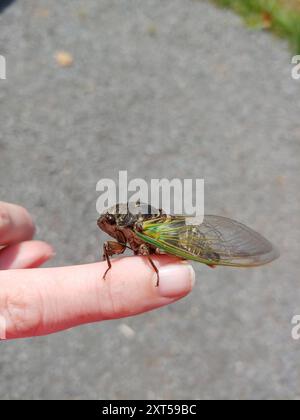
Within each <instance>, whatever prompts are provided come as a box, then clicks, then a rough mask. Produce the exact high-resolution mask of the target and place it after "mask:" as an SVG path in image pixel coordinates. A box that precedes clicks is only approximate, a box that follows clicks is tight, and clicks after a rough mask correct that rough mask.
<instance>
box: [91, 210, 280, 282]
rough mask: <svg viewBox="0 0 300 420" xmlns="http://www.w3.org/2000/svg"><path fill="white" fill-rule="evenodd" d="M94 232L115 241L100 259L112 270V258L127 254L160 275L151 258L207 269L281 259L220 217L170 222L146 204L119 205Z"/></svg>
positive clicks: (178, 218)
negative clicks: (140, 258)
mask: <svg viewBox="0 0 300 420" xmlns="http://www.w3.org/2000/svg"><path fill="white" fill-rule="evenodd" d="M98 226H99V228H100V229H102V230H103V231H104V232H106V233H107V234H108V235H110V236H111V237H113V238H115V239H116V241H107V242H105V244H104V246H103V258H104V259H105V260H106V261H107V263H108V269H107V271H106V273H105V274H104V278H105V276H106V274H107V272H108V271H109V270H110V269H111V261H110V257H112V256H114V255H120V254H123V253H124V252H125V250H126V249H127V248H129V249H131V250H132V251H133V252H134V254H135V255H143V256H146V257H147V258H148V259H149V262H150V264H151V265H152V267H153V269H154V270H155V272H156V273H157V283H159V272H158V269H157V267H156V265H155V263H154V261H153V259H152V258H151V256H152V255H153V254H170V255H174V256H176V257H179V258H182V259H185V260H192V261H197V262H200V263H203V264H206V265H208V266H210V267H215V266H228V267H256V266H260V265H264V264H267V263H269V262H271V261H273V260H275V259H276V258H278V257H279V252H278V250H277V249H276V248H275V247H274V246H273V245H272V244H271V243H270V242H269V241H268V240H267V239H265V238H264V237H263V236H262V235H260V234H259V233H257V232H255V231H254V230H252V229H250V228H249V227H247V226H245V225H243V224H241V223H239V222H236V221H234V220H231V219H228V218H226V217H222V216H211V215H207V216H204V219H203V218H201V222H199V219H197V218H196V217H195V218H192V217H185V216H174V215H173V216H172V215H167V214H165V213H164V212H163V211H162V210H156V209H154V208H153V207H151V206H150V205H148V204H141V203H136V204H135V205H132V203H130V205H129V204H128V203H127V204H117V205H116V206H114V207H112V208H110V209H109V210H108V211H107V212H106V213H104V214H103V215H102V216H101V217H100V218H99V220H98Z"/></svg>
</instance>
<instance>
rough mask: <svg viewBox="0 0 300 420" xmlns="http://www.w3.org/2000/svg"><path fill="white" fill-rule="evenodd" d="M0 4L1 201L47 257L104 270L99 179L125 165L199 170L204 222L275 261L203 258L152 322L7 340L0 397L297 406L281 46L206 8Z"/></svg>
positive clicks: (89, 0) (291, 115) (293, 98)
mask: <svg viewBox="0 0 300 420" xmlns="http://www.w3.org/2000/svg"><path fill="white" fill-rule="evenodd" d="M4 3H6V6H7V7H4V6H5V4H4ZM2 4H3V6H2ZM0 10H1V14H0V54H2V55H4V56H5V57H6V59H7V80H5V81H4V80H0V107H1V112H0V127H1V130H0V157H1V160H0V162H1V163H0V194H1V200H4V201H11V202H17V203H20V204H22V205H24V206H26V207H27V208H28V209H29V210H30V211H31V212H32V214H33V215H34V218H35V220H36V223H37V225H38V234H37V236H38V238H39V239H44V240H46V241H48V242H50V243H51V244H52V245H53V246H54V247H55V249H56V251H57V256H56V258H55V260H54V261H52V262H51V265H69V264H79V263H89V262H93V261H96V260H98V256H99V249H100V244H101V242H102V241H103V240H104V235H102V234H101V233H100V232H99V231H98V229H97V227H96V225H95V222H96V219H97V213H96V210H95V203H96V199H97V196H98V194H97V193H96V183H97V181H98V180H99V179H100V178H103V177H105V178H107V177H109V178H113V179H117V177H118V171H119V170H121V169H127V170H128V171H129V176H130V177H131V178H135V177H143V178H145V179H146V180H150V179H151V178H162V177H167V178H169V179H171V178H173V177H179V178H205V181H206V211H207V213H215V214H221V215H225V216H230V217H233V218H235V219H238V220H240V221H242V222H245V223H247V224H248V225H250V226H252V227H253V228H256V229H257V230H259V231H260V232H262V233H263V234H265V235H266V236H267V237H269V238H270V239H271V240H272V241H273V242H275V243H277V244H278V245H279V247H280V249H281V253H282V256H281V259H280V260H278V261H277V262H275V263H274V264H272V265H270V266H267V267H263V268H259V269H253V270H239V269H226V268H220V269H216V270H211V269H209V268H206V267H204V266H202V265H197V264H195V268H196V270H197V284H196V287H195V290H194V291H193V293H192V294H191V295H190V296H189V297H188V298H186V299H184V300H183V301H181V302H179V303H177V304H176V305H173V306H170V307H168V308H164V309H162V310H159V311H156V312H152V313H148V314H145V315H143V316H139V317H136V318H131V319H126V320H122V321H114V322H106V323H102V324H97V325H88V326H83V327H80V328H77V329H73V330H70V331H68V332H63V333H60V334H57V335H53V336H49V337H43V338H37V339H34V340H31V339H30V340H21V341H15V342H5V343H4V342H2V343H1V347H0V377H1V381H0V398H14V399H15V398H22V399H25V398H35V399H42V398H43V399H50V398H55V399H56V398H58V399H61V398H70V399H79V398H84V399H88V398H92V399H99V398H101V399H104V398H109V399H112V398H122V399H125V398H147V399H150V398H161V399H162V398H164V399H165V398H170V399H175V398H190V399H194V398H203V399H213V398H214V399H216V398H221V399H237V398H248V399H257V398H263V399H270V398H290V399H294V398H300V367H299V363H300V342H297V341H293V340H292V338H291V329H292V326H291V319H292V317H293V316H294V315H295V314H300V288H299V279H300V275H299V274H300V269H299V233H300V219H299V210H300V204H299V190H300V139H299V136H300V119H299V98H300V96H299V95H298V92H299V87H300V84H299V81H295V80H293V79H292V78H291V64H290V63H291V52H290V50H289V49H288V46H287V45H286V44H285V43H284V42H283V41H280V40H278V39H276V38H273V37H272V36H271V35H269V34H268V33H266V32H255V31H250V30H249V29H247V28H246V27H244V25H243V23H242V21H241V20H240V18H239V17H237V16H235V15H234V14H232V13H231V12H230V11H225V10H221V9H218V8H216V7H214V6H213V5H212V4H210V3H208V2H206V1H192V0H187V1H185V2H183V1H181V0H172V1H171V0H169V1H164V2H162V1H159V0H149V1H147V2H141V1H137V0H131V1H129V0H127V1H125V0H122V1H117V0H101V1H93V0H84V1H83V0H82V1H79V0H73V1H66V0H64V1H60V2H53V1H50V0H41V1H35V0H26V1H15V2H9V1H6V2H1V8H0ZM58 51H67V52H68V53H70V54H71V55H72V56H73V60H74V63H73V65H72V66H71V67H68V68H61V67H60V66H59V65H58V64H57V63H56V61H55V59H54V56H55V54H56V53H57V52H58ZM124 324H125V325H126V327H124ZM128 326H129V327H130V328H131V329H132V330H133V331H134V334H126V331H127V327H128Z"/></svg>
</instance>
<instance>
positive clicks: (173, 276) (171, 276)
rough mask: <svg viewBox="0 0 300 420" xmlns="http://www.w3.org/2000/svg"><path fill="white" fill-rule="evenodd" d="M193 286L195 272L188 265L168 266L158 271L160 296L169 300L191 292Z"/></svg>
mask: <svg viewBox="0 0 300 420" xmlns="http://www.w3.org/2000/svg"><path fill="white" fill-rule="evenodd" d="M155 278H156V276H155ZM194 284H195V271H194V269H193V267H192V266H191V265H189V264H170V265H166V266H164V267H162V268H161V269H160V270H159V294H160V295H161V296H164V297H169V298H176V297H180V296H183V295H185V294H187V293H189V292H190V291H191V290H192V288H193V286H194Z"/></svg>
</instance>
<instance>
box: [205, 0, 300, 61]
mask: <svg viewBox="0 0 300 420" xmlns="http://www.w3.org/2000/svg"><path fill="white" fill-rule="evenodd" d="M212 1H213V2H214V3H216V4H218V5H220V6H223V7H231V8H232V9H233V10H235V11H236V12H237V13H239V14H240V15H241V16H243V17H244V19H245V21H246V23H247V24H248V25H249V26H251V27H253V28H256V29H261V30H271V31H273V32H275V33H276V34H277V35H279V36H281V37H285V38H287V39H288V40H289V42H290V44H291V46H292V48H293V51H294V52H295V53H300V0H212Z"/></svg>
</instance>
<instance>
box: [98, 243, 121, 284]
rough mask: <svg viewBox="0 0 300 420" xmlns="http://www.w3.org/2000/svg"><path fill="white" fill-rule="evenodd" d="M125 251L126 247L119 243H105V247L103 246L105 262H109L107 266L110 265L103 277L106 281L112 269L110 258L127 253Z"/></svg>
mask: <svg viewBox="0 0 300 420" xmlns="http://www.w3.org/2000/svg"><path fill="white" fill-rule="evenodd" d="M125 249H126V245H125V244H121V243H119V242H114V241H107V242H105V243H104V245H103V260H104V261H107V265H108V268H107V270H106V271H105V273H104V275H103V279H104V280H105V277H106V275H107V273H108V272H109V270H110V269H111V261H110V257H112V256H114V255H121V254H123V253H124V252H125Z"/></svg>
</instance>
